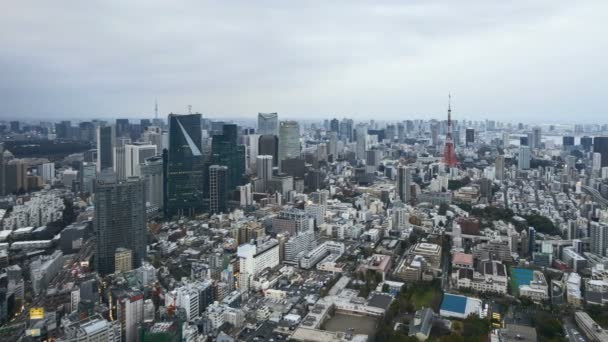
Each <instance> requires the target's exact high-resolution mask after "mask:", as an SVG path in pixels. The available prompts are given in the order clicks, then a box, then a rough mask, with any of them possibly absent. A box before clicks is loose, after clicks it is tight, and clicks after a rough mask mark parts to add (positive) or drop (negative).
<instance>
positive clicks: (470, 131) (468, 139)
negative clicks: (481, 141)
mask: <svg viewBox="0 0 608 342" xmlns="http://www.w3.org/2000/svg"><path fill="white" fill-rule="evenodd" d="M474 142H475V129H474V128H467V129H466V131H465V144H466V145H467V146H469V145H470V144H473V143H474Z"/></svg>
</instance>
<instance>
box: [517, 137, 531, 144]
mask: <svg viewBox="0 0 608 342" xmlns="http://www.w3.org/2000/svg"><path fill="white" fill-rule="evenodd" d="M519 146H530V141H529V139H528V136H523V137H519Z"/></svg>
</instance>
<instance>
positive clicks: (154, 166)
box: [140, 156, 164, 209]
mask: <svg viewBox="0 0 608 342" xmlns="http://www.w3.org/2000/svg"><path fill="white" fill-rule="evenodd" d="M140 168H141V177H142V178H143V179H144V181H145V182H146V201H147V202H148V204H149V205H150V206H151V207H155V208H158V209H162V208H163V206H164V187H163V158H162V157H160V156H154V157H150V158H147V159H146V160H144V163H143V164H141V166H140Z"/></svg>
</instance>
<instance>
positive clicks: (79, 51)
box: [0, 0, 608, 122]
mask: <svg viewBox="0 0 608 342" xmlns="http://www.w3.org/2000/svg"><path fill="white" fill-rule="evenodd" d="M3 7H4V8H3V11H2V14H1V15H0V19H1V20H0V46H2V53H0V75H1V76H0V119H11V118H40V119H48V120H52V119H60V118H72V119H78V118H87V119H88V118H95V117H98V118H113V117H118V116H122V117H131V118H136V117H149V116H151V115H152V113H153V108H154V101H155V99H158V102H159V107H160V111H161V113H162V114H163V115H164V114H165V113H168V112H186V111H187V106H188V105H192V108H193V110H194V111H198V112H201V113H203V114H205V115H209V116H210V117H213V118H220V117H222V116H230V117H231V118H238V117H242V118H244V117H252V118H253V117H254V115H255V113H257V112H265V111H273V112H275V111H276V112H279V114H280V115H281V116H282V117H291V118H296V117H298V116H302V117H303V116H305V117H306V118H316V117H318V118H327V117H329V116H337V117H345V116H347V117H352V118H354V119H359V120H366V119H368V118H371V117H374V118H376V119H379V120H397V119H399V120H402V119H406V118H430V117H443V115H445V109H446V105H447V94H448V92H452V93H453V94H454V114H455V116H456V117H457V118H458V119H485V118H490V119H497V120H504V121H513V120H527V121H561V122H596V121H600V122H601V120H602V119H603V118H605V108H606V100H605V97H606V96H605V90H606V89H608V80H607V77H606V75H607V74H608V58H607V56H608V39H606V36H607V34H608V23H607V22H606V20H605V19H606V13H608V2H607V1H605V0H603V1H602V0H594V1H584V2H582V1H581V2H571V1H555V0H540V1H517V2H505V1H498V0H471V1H459V2H454V1H448V0H443V1H432V2H431V1H422V0H414V1H389V0H382V1H348V0H344V1H332V2H327V1H298V2H294V1H244V0H238V1H230V2H228V1H184V2H180V3H179V4H177V3H176V2H168V1H160V0H149V1H117V0H110V1H91V2H89V1H86V2H85V1H65V0H59V1H42V2H28V1H13V2H7V3H5V4H4V6H3Z"/></svg>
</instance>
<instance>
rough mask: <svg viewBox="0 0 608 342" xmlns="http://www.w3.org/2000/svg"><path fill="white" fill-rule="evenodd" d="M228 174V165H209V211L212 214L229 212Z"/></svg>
mask: <svg viewBox="0 0 608 342" xmlns="http://www.w3.org/2000/svg"><path fill="white" fill-rule="evenodd" d="M227 175H228V168H227V167H226V166H224V165H211V166H209V212H210V213H211V214H219V213H226V212H227V200H228V199H227V196H226V195H227V191H228V189H227V184H226V183H227Z"/></svg>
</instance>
